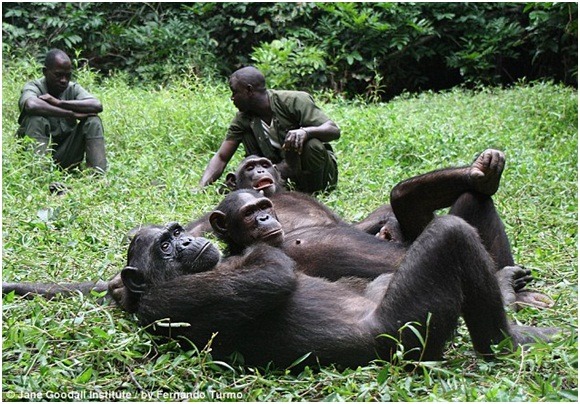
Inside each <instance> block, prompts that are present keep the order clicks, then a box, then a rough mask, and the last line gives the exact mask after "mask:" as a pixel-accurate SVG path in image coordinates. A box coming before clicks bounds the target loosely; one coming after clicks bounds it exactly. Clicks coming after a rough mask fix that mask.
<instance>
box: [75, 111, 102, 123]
mask: <svg viewBox="0 0 580 404" xmlns="http://www.w3.org/2000/svg"><path fill="white" fill-rule="evenodd" d="M73 116H74V117H75V119H78V120H79V121H80V120H82V119H86V118H88V117H90V116H97V114H88V113H84V112H75V111H73Z"/></svg>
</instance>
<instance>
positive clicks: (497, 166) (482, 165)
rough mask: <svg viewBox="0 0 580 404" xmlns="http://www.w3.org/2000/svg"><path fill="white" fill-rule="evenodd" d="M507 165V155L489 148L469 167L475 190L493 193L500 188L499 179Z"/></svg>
mask: <svg viewBox="0 0 580 404" xmlns="http://www.w3.org/2000/svg"><path fill="white" fill-rule="evenodd" d="M504 166H505V155H504V153H503V152H501V151H499V150H494V149H487V150H486V151H484V152H483V153H481V154H480V155H479V157H477V159H475V161H474V162H473V164H472V165H471V167H469V179H470V181H471V184H472V186H473V190H474V191H477V192H480V193H482V194H484V195H489V196H491V195H493V194H495V193H496V192H497V189H498V188H499V181H500V179H501V174H502V172H503V169H504Z"/></svg>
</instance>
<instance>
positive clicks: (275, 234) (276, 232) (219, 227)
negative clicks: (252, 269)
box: [209, 189, 284, 254]
mask: <svg viewBox="0 0 580 404" xmlns="http://www.w3.org/2000/svg"><path fill="white" fill-rule="evenodd" d="M209 221H210V223H211V226H212V228H213V229H214V231H215V232H216V233H217V235H218V236H219V237H220V238H221V239H222V240H223V241H225V242H226V244H227V245H228V250H229V252H230V253H232V254H238V253H240V252H241V251H242V250H243V249H244V248H245V247H248V246H250V245H252V244H255V243H256V242H259V241H262V242H265V243H267V244H270V245H273V246H279V245H281V244H282V242H283V241H284V232H283V231H282V225H281V224H280V222H279V221H278V218H277V217H276V212H275V211H274V207H273V205H272V201H270V200H269V199H268V198H266V197H265V196H263V195H262V194H260V193H259V192H257V191H254V190H251V189H242V190H238V191H235V192H232V193H231V194H229V195H227V196H226V197H225V198H224V200H223V201H222V202H221V203H220V204H219V205H218V207H217V209H216V210H215V211H213V212H212V213H211V215H210V217H209Z"/></svg>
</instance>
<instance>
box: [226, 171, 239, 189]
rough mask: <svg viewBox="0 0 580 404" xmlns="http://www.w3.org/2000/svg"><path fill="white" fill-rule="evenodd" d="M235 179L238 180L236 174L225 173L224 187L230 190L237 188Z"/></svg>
mask: <svg viewBox="0 0 580 404" xmlns="http://www.w3.org/2000/svg"><path fill="white" fill-rule="evenodd" d="M237 180H238V178H237V177H236V174H234V173H228V174H227V175H226V181H225V184H226V187H228V189H229V190H230V191H235V190H236V188H237V185H236V181H237Z"/></svg>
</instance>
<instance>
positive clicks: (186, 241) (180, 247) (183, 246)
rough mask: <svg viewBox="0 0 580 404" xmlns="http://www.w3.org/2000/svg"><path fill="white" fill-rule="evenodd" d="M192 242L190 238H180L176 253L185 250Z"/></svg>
mask: <svg viewBox="0 0 580 404" xmlns="http://www.w3.org/2000/svg"><path fill="white" fill-rule="evenodd" d="M192 241H193V238H191V237H182V238H181V240H180V242H179V243H178V244H177V251H183V250H185V249H186V248H187V247H188V246H189V245H190V244H191V242H192Z"/></svg>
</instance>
